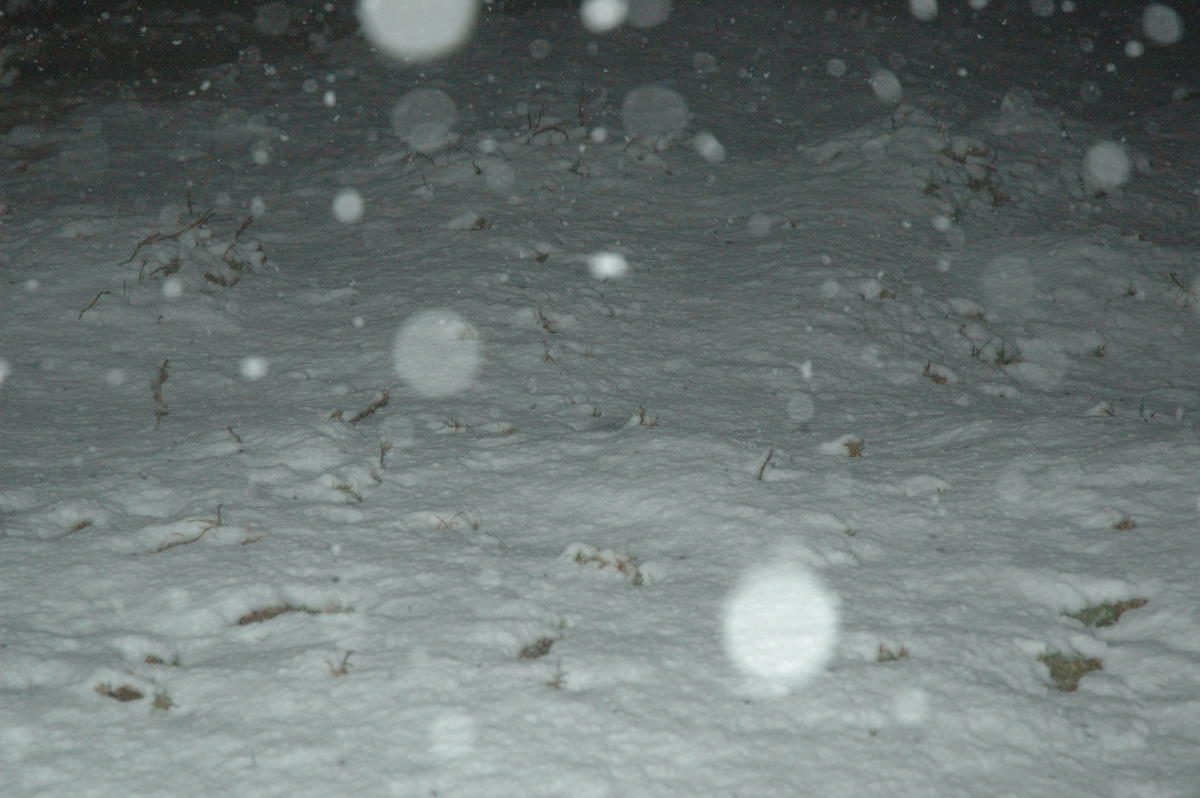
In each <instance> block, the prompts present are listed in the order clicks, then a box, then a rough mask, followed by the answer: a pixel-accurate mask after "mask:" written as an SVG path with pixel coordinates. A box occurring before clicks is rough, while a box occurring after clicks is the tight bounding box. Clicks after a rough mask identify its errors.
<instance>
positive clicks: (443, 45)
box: [358, 0, 479, 62]
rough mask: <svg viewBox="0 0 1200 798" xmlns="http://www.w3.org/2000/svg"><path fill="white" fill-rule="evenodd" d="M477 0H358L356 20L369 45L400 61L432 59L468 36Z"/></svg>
mask: <svg viewBox="0 0 1200 798" xmlns="http://www.w3.org/2000/svg"><path fill="white" fill-rule="evenodd" d="M478 16H479V0H359V3H358V22H359V24H360V25H361V26H362V30H363V34H364V35H365V36H366V37H367V39H368V40H369V41H370V42H371V44H373V45H375V46H376V47H378V48H379V49H380V50H383V51H384V52H385V53H387V54H388V55H390V56H392V57H394V58H398V59H401V60H403V61H418V62H419V61H431V60H433V59H435V58H438V57H440V56H443V55H446V54H448V53H451V52H453V51H454V50H456V49H458V48H459V47H461V46H462V44H463V43H464V42H466V40H467V39H468V38H469V37H470V35H471V31H472V29H473V28H474V26H475V20H476V18H477V17H478Z"/></svg>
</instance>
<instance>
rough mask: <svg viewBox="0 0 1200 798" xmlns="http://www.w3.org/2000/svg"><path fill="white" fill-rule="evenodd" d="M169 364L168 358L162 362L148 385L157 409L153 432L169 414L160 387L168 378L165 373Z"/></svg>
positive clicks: (155, 410)
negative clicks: (152, 392) (155, 375)
mask: <svg viewBox="0 0 1200 798" xmlns="http://www.w3.org/2000/svg"><path fill="white" fill-rule="evenodd" d="M170 362H171V359H170V358H167V359H166V360H164V361H163V362H162V363H161V364H160V365H159V367H158V376H157V377H155V378H154V380H153V381H151V383H150V389H151V390H152V391H154V403H155V404H156V405H157V407H156V408H155V409H154V430H155V432H157V431H158V425H159V424H160V423H161V422H162V418H163V416H165V415H167V414H168V413H170V412H171V410H170V408H168V407H167V403H166V400H164V399H163V392H162V387H163V383H164V382H166V381H167V377H168V376H169V375H168V373H167V364H168V363H170Z"/></svg>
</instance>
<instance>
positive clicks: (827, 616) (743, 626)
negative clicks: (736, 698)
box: [722, 565, 840, 691]
mask: <svg viewBox="0 0 1200 798" xmlns="http://www.w3.org/2000/svg"><path fill="white" fill-rule="evenodd" d="M839 604H840V602H839V600H838V597H837V596H836V594H834V593H832V592H830V591H829V590H828V589H826V587H825V586H824V585H823V584H822V583H821V581H820V580H819V579H818V578H817V576H816V575H815V574H813V573H812V572H810V571H809V570H808V569H806V568H803V567H800V566H798V565H772V566H766V567H762V568H759V569H757V570H754V571H752V572H750V573H749V574H747V575H746V577H745V578H744V579H743V580H742V581H741V583H740V584H739V585H738V586H737V588H736V589H735V590H734V591H733V593H732V594H731V595H730V596H729V598H728V600H727V601H726V604H725V608H724V618H723V629H722V631H723V642H724V645H725V651H726V653H727V655H728V656H729V658H730V660H731V661H732V662H733V664H734V665H735V666H737V668H738V669H739V670H740V671H741V672H742V673H743V674H745V675H746V676H747V677H750V678H751V679H754V680H758V681H759V682H760V684H761V686H764V687H767V688H768V689H771V690H772V691H778V690H788V689H795V688H797V687H800V686H802V685H803V684H804V683H805V682H807V681H808V680H810V679H812V678H813V677H815V676H816V675H817V674H819V673H820V672H821V670H823V669H824V667H825V665H826V664H827V663H828V662H829V659H830V658H831V657H832V656H833V651H834V647H835V645H836V644H837V636H838V607H839Z"/></svg>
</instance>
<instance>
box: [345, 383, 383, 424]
mask: <svg viewBox="0 0 1200 798" xmlns="http://www.w3.org/2000/svg"><path fill="white" fill-rule="evenodd" d="M390 399H391V394H389V393H388V392H387V391H384V392H383V393H382V394H381V395H380V397H379V398H378V399H376V400H375V401H374V402H371V404H369V405H367V406H366V407H364V408H363V409H362V410H361V411H359V413H358V414H357V415H356V416H354V417H353V418H351V419H350V421H349V422H347V423H349V424H350V426H352V427H353V426H354V425H355V424H357V423H358V422H360V421H362V420H363V419H364V418H366V417H367V416H369V415H371V414H372V413H374V412H375V411H376V410H378V409H379V408H381V407H385V406H386V405H387V403H388V400H390Z"/></svg>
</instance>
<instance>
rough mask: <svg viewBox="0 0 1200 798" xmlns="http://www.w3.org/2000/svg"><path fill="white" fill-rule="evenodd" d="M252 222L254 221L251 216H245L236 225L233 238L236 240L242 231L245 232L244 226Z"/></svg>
mask: <svg viewBox="0 0 1200 798" xmlns="http://www.w3.org/2000/svg"><path fill="white" fill-rule="evenodd" d="M253 222H254V217H253V216H247V217H246V218H245V219H243V220H242V223H241V224H239V225H238V229H236V230H234V231H233V240H234V241H237V239H238V236H240V235H241V234H242V233H244V232H246V228H247V227H249V226H250V225H251V224H252V223H253Z"/></svg>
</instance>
